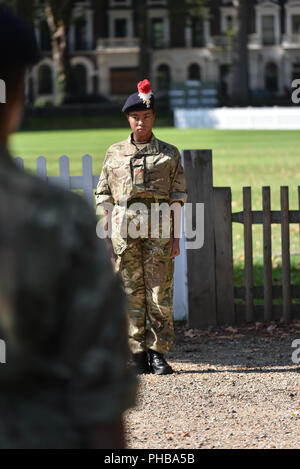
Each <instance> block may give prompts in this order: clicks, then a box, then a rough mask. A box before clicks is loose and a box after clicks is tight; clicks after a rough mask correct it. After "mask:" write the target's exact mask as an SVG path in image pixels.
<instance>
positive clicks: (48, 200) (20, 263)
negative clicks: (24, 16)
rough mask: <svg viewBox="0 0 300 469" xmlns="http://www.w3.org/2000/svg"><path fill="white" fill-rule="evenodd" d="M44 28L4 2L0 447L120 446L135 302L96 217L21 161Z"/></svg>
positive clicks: (0, 23)
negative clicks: (28, 92)
mask: <svg viewBox="0 0 300 469" xmlns="http://www.w3.org/2000/svg"><path fill="white" fill-rule="evenodd" d="M37 59H38V49H37V45H36V42H35V39H34V35H33V33H31V31H30V30H29V29H27V27H26V26H25V24H24V23H23V22H22V21H21V20H19V19H17V18H16V17H15V16H14V15H13V14H12V13H10V12H9V11H8V10H6V9H4V8H3V7H0V77H1V78H2V79H4V80H5V81H6V85H7V89H6V92H7V95H6V101H7V104H0V339H1V340H4V341H5V343H6V363H5V364H0V414H1V419H0V448H1V449H3V448H13V449H18V448H53V449H54V448H61V449H62V448H120V447H123V429H122V420H121V415H122V412H123V411H125V410H126V409H127V408H128V407H129V406H130V405H132V404H133V402H134V399H135V387H136V380H135V377H133V376H132V374H131V372H130V371H129V370H128V369H127V360H128V356H129V348H128V338H127V322H126V314H125V309H124V306H125V304H124V303H125V295H124V292H123V289H122V286H121V282H120V280H119V279H118V278H116V277H117V276H116V275H115V274H114V272H113V269H112V266H111V262H110V259H109V256H108V255H107V250H106V248H105V245H104V243H103V242H102V241H101V240H99V239H98V238H97V236H96V230H95V229H96V219H95V215H94V213H93V210H92V209H90V208H89V207H88V206H87V204H86V203H85V202H84V200H83V199H82V198H81V197H79V196H76V195H75V194H72V193H71V192H67V191H63V190H61V189H59V188H56V187H54V186H51V185H50V184H47V183H46V182H43V181H42V180H39V179H37V178H35V177H33V176H31V175H29V174H26V173H25V172H23V171H21V170H20V169H18V168H17V166H16V165H15V163H14V161H13V159H12V158H11V156H10V154H9V153H8V150H7V144H8V135H9V133H10V132H11V131H13V130H15V127H16V125H17V123H18V122H19V120H20V114H21V110H22V101H23V97H22V92H23V87H24V72H25V70H26V68H27V67H28V66H29V65H30V64H32V63H34V62H36V60H37Z"/></svg>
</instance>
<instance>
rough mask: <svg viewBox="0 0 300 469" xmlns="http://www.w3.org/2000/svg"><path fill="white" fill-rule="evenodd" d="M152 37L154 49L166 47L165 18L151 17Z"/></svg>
mask: <svg viewBox="0 0 300 469" xmlns="http://www.w3.org/2000/svg"><path fill="white" fill-rule="evenodd" d="M151 39H152V47H153V49H161V48H162V47H164V20H163V18H152V19H151Z"/></svg>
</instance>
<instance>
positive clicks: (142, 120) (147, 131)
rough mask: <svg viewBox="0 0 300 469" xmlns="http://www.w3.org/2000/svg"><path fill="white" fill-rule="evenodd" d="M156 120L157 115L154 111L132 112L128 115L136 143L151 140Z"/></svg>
mask: <svg viewBox="0 0 300 469" xmlns="http://www.w3.org/2000/svg"><path fill="white" fill-rule="evenodd" d="M154 120H155V113H154V112H153V110H152V109H150V110H149V111H131V112H130V113H129V114H128V121H129V124H130V127H131V130H132V132H133V134H134V139H135V141H137V142H138V141H140V142H146V141H147V140H149V139H150V137H151V135H152V127H153V124H154Z"/></svg>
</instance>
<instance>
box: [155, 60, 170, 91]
mask: <svg viewBox="0 0 300 469" xmlns="http://www.w3.org/2000/svg"><path fill="white" fill-rule="evenodd" d="M170 84H171V72H170V67H169V65H166V64H162V65H160V66H159V67H158V69H157V88H158V91H168V90H169V89H170Z"/></svg>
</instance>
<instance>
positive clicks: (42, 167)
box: [36, 156, 48, 181]
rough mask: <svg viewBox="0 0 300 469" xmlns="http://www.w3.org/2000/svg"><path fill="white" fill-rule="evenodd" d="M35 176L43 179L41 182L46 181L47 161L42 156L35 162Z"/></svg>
mask: <svg viewBox="0 0 300 469" xmlns="http://www.w3.org/2000/svg"><path fill="white" fill-rule="evenodd" d="M36 175H37V176H38V177H39V178H41V179H43V181H47V179H48V177H47V161H46V158H45V157H44V156H39V157H38V159H37V160H36Z"/></svg>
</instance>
